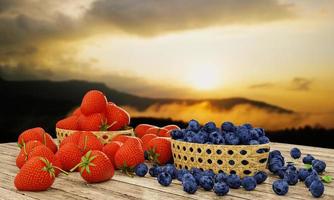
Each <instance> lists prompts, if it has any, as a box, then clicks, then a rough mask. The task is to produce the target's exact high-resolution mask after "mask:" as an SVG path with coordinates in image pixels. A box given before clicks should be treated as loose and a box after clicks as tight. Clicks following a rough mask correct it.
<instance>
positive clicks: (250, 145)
mask: <svg viewBox="0 0 334 200" xmlns="http://www.w3.org/2000/svg"><path fill="white" fill-rule="evenodd" d="M171 142H179V143H184V144H196V145H201V146H208V145H209V146H216V147H218V146H219V147H262V146H270V142H269V143H265V144H240V145H230V144H201V143H194V142H185V141H180V140H175V139H172V138H171Z"/></svg>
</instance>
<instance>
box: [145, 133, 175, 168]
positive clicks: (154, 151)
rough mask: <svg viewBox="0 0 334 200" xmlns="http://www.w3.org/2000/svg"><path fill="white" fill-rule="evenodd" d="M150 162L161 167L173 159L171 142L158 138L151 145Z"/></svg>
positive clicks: (149, 151)
mask: <svg viewBox="0 0 334 200" xmlns="http://www.w3.org/2000/svg"><path fill="white" fill-rule="evenodd" d="M148 146H149V150H148V154H149V160H152V161H154V162H156V163H158V164H160V165H164V164H166V163H167V162H168V161H170V160H171V158H172V150H171V143H170V140H169V139H167V138H164V137H156V138H154V139H152V140H151V141H150V142H149V144H148Z"/></svg>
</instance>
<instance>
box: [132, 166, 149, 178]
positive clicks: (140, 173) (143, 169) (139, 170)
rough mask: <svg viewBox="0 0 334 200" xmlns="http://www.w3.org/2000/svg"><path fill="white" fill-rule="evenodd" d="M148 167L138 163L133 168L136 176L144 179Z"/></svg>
mask: <svg viewBox="0 0 334 200" xmlns="http://www.w3.org/2000/svg"><path fill="white" fill-rule="evenodd" d="M147 171H148V167H147V165H146V164H145V163H140V164H139V165H137V166H136V167H135V173H136V175H137V176H140V177H144V176H145V175H146V174H147Z"/></svg>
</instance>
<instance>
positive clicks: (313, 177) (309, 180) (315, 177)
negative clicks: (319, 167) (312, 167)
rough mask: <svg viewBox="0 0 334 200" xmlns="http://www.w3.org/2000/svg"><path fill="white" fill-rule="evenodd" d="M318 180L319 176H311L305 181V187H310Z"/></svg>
mask: <svg viewBox="0 0 334 200" xmlns="http://www.w3.org/2000/svg"><path fill="white" fill-rule="evenodd" d="M317 180H319V176H318V175H315V174H311V175H309V176H308V177H307V178H306V179H305V181H304V183H305V186H306V187H310V185H311V184H312V182H313V181H317Z"/></svg>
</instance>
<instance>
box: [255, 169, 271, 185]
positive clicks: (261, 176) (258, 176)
mask: <svg viewBox="0 0 334 200" xmlns="http://www.w3.org/2000/svg"><path fill="white" fill-rule="evenodd" d="M254 178H255V180H256V183H257V184H261V183H263V182H264V181H266V179H267V178H268V175H267V173H266V172H264V171H259V172H256V173H255V175H254Z"/></svg>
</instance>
